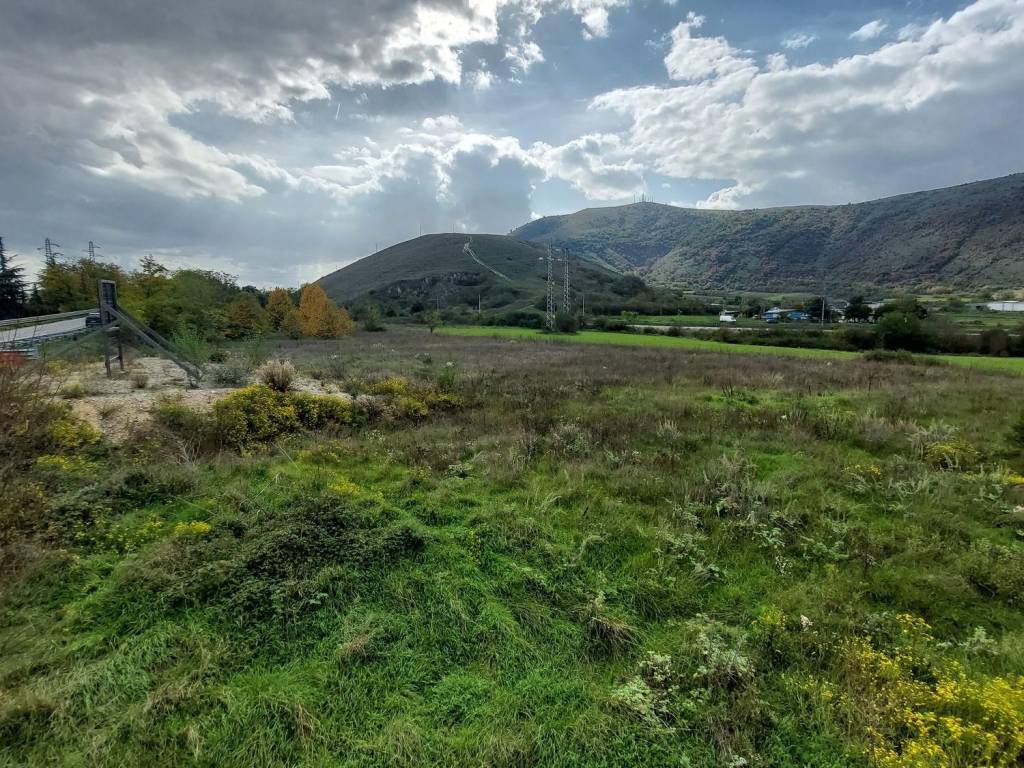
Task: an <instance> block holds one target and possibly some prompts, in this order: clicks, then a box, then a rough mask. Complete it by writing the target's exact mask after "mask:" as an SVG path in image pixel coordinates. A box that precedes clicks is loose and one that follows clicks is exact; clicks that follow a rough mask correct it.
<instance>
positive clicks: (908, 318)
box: [876, 312, 929, 352]
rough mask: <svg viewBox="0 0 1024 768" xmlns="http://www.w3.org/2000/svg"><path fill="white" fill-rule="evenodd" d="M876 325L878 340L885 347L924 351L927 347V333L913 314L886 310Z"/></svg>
mask: <svg viewBox="0 0 1024 768" xmlns="http://www.w3.org/2000/svg"><path fill="white" fill-rule="evenodd" d="M876 325H877V330H876V333H877V334H878V340H879V341H880V342H881V344H882V346H883V347H884V348H885V349H904V350H907V351H910V352H924V351H925V350H926V349H927V348H928V345H929V337H928V333H927V331H926V330H925V328H924V326H923V325H922V324H921V320H920V319H919V318H918V317H917V315H915V314H912V313H909V312H887V313H885V314H884V315H882V317H881V319H880V320H879V321H878V323H877V324H876Z"/></svg>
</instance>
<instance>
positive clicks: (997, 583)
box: [963, 540, 1024, 606]
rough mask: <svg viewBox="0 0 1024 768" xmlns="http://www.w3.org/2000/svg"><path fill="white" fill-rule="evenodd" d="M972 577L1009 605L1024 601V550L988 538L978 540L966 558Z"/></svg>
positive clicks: (984, 590)
mask: <svg viewBox="0 0 1024 768" xmlns="http://www.w3.org/2000/svg"><path fill="white" fill-rule="evenodd" d="M963 565H964V569H965V571H966V575H967V578H968V580H969V581H970V582H971V583H972V584H974V585H975V586H976V587H978V588H980V589H981V590H982V591H983V592H985V593H987V594H990V595H993V596H995V597H997V598H998V599H1000V600H1002V601H1003V602H1005V603H1007V604H1008V605H1014V606H1022V605H1024V550H1022V549H1021V547H1020V546H1019V545H1018V546H1016V547H1013V546H1004V545H1002V544H993V543H991V542H989V541H987V540H982V541H979V542H976V543H975V544H974V545H973V546H972V547H971V551H970V552H969V553H968V555H967V556H966V557H965V558H964V560H963Z"/></svg>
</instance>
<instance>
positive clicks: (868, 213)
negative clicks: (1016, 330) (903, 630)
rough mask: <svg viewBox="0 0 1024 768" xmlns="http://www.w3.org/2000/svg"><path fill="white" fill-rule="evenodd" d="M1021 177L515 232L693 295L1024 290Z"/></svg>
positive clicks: (612, 217)
mask: <svg viewBox="0 0 1024 768" xmlns="http://www.w3.org/2000/svg"><path fill="white" fill-rule="evenodd" d="M1022 211H1024V174H1016V175H1013V176H1007V177H1004V178H1000V179H993V180H989V181H981V182H977V183H973V184H965V185H962V186H958V187H950V188H947V189H939V190H934V191H929V192H916V193H912V194H907V195H900V196H898V197H891V198H886V199H884V200H876V201H872V202H866V203H857V204H852V205H839V206H797V207H790V208H768V209H761V210H747V211H710V210H695V209H686V208H676V207H673V206H669V205H660V204H655V203H640V204H635V205H626V206H619V207H611V208H590V209H587V210H583V211H580V212H578V213H574V214H570V215H565V216H548V217H545V218H542V219H538V220H536V221H533V222H531V223H529V224H526V225H525V226H522V227H520V228H519V229H517V230H515V232H513V236H514V237H517V238H521V239H523V240H530V241H534V242H537V243H541V244H545V245H547V244H551V245H555V246H558V247H566V248H569V249H571V250H572V251H573V252H575V253H577V254H579V255H581V256H585V257H588V258H591V259H594V260H595V261H598V262H600V263H604V264H607V265H609V266H611V267H613V268H615V269H619V270H628V269H635V270H638V271H639V272H640V273H641V274H643V275H645V276H648V277H649V278H651V279H652V280H655V281H661V282H669V283H673V284H679V285H681V286H683V287H687V288H693V289H735V290H768V291H778V290H782V291H786V290H793V291H796V290H809V291H819V290H821V289H822V288H824V289H826V290H830V291H839V292H843V291H848V290H856V289H865V288H867V289H871V288H874V289H880V290H885V291H892V290H894V289H918V290H919V289H932V288H938V287H944V288H950V289H957V290H973V289H981V288H1015V287H1020V286H1022V285H1024V216H1022V215H1021V212H1022Z"/></svg>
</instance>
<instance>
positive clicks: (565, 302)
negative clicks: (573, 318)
mask: <svg viewBox="0 0 1024 768" xmlns="http://www.w3.org/2000/svg"><path fill="white" fill-rule="evenodd" d="M562 311H563V312H571V311H572V293H571V292H570V290H569V251H568V249H566V251H565V277H564V278H563V279H562Z"/></svg>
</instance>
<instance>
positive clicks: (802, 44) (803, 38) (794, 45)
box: [782, 32, 818, 50]
mask: <svg viewBox="0 0 1024 768" xmlns="http://www.w3.org/2000/svg"><path fill="white" fill-rule="evenodd" d="M817 39H818V36H817V35H816V34H814V33H813V32H798V33H797V34H795V35H790V36H789V37H787V38H786V39H785V40H783V41H782V47H783V48H789V49H790V50H797V49H799V48H806V47H807V46H809V45H810V44H811V43H813V42H814V41H815V40H817Z"/></svg>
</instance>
